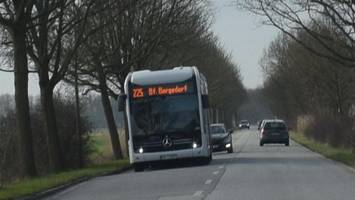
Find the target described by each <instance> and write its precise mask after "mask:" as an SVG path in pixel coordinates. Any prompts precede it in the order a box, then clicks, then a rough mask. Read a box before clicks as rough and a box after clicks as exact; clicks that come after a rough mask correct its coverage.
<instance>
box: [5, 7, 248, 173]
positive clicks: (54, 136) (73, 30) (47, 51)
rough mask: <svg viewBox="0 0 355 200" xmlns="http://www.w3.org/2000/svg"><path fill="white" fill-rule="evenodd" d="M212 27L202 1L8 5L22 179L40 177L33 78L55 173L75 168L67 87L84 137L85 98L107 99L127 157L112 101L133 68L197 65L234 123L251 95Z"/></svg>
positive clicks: (115, 140) (8, 56)
mask: <svg viewBox="0 0 355 200" xmlns="http://www.w3.org/2000/svg"><path fill="white" fill-rule="evenodd" d="M210 24H211V13H210V11H209V5H208V3H206V2H205V1H202V0H197V1H196V0H81V1H77V0H16V1H11V0H7V1H1V2H0V26H1V42H2V46H1V53H2V54H1V57H2V60H3V61H6V62H4V65H3V66H2V67H1V71H5V72H8V73H13V75H14V84H15V105H14V106H15V113H16V117H15V120H16V130H15V132H13V133H12V134H16V133H17V134H16V135H17V136H18V137H16V138H17V141H16V143H18V152H19V157H18V158H19V159H18V163H19V166H21V167H20V168H21V169H20V171H21V175H24V176H36V175H37V174H38V173H41V172H39V171H38V170H39V168H38V166H37V165H38V163H36V158H35V156H36V152H35V151H36V150H35V148H34V139H33V135H34V134H36V133H34V132H33V131H32V130H33V122H32V123H31V114H30V102H29V95H28V75H29V73H35V74H36V75H37V76H38V78H39V88H40V101H39V102H40V112H39V115H40V123H41V124H42V125H43V131H44V133H45V136H46V137H45V138H46V140H45V141H44V142H45V144H46V150H47V155H48V168H49V171H51V172H55V171H61V170H64V169H65V168H67V166H70V165H67V164H66V163H67V162H70V161H69V160H68V159H67V158H66V157H65V156H64V155H63V152H64V148H65V147H67V145H68V144H66V143H65V142H66V141H64V140H62V139H61V138H62V137H61V135H60V134H61V133H62V131H61V130H60V129H61V128H60V126H59V125H58V124H59V123H60V121H58V120H61V119H62V118H58V113H59V112H58V110H56V104H55V98H54V97H55V96H54V91H55V89H56V88H57V86H58V85H59V84H60V83H62V82H66V83H69V84H71V85H73V86H74V88H75V99H76V103H75V108H76V113H75V117H74V118H75V120H74V121H75V124H76V126H75V127H76V129H77V132H76V134H78V135H79V138H81V137H82V136H83V135H81V134H82V133H81V132H82V130H81V129H82V127H83V125H82V123H80V119H81V117H80V114H81V112H80V111H82V110H83V109H82V108H80V102H79V101H80V99H79V97H81V96H82V95H86V94H88V93H89V92H91V91H95V92H97V93H99V94H100V95H101V101H102V105H103V108H104V112H105V118H106V122H107V126H108V129H109V133H110V138H111V143H112V150H113V153H114V155H115V158H116V159H120V158H122V157H123V155H122V150H121V147H120V142H119V137H118V134H117V126H116V124H115V120H114V117H113V112H114V111H113V110H116V109H113V108H112V105H111V101H110V99H112V98H113V99H115V98H117V96H118V94H119V93H120V92H121V91H122V85H123V82H124V79H125V77H126V75H127V74H128V73H129V72H130V71H133V70H141V69H153V70H154V69H163V68H171V67H173V66H178V65H196V66H198V67H199V69H200V70H201V71H202V72H204V73H205V74H206V76H207V78H208V81H209V83H210V86H211V90H210V91H211V102H212V105H213V107H214V108H215V110H218V112H219V113H223V114H222V115H223V116H224V119H225V120H229V121H230V120H231V119H232V117H233V115H234V114H235V112H236V110H237V108H238V106H239V105H240V103H241V101H242V100H243V98H244V96H245V90H244V87H243V85H242V83H241V77H240V74H239V72H238V68H237V66H236V65H235V64H233V63H232V62H231V60H230V58H229V56H228V55H227V54H226V53H225V52H224V51H223V49H222V48H221V47H220V46H219V45H218V42H217V40H216V39H215V37H214V36H213V33H212V32H211V31H210ZM152 66H153V67H152ZM226 85H228V87H226ZM80 91H81V92H80ZM79 93H81V94H79ZM227 108H228V109H227ZM0 137H1V134H0ZM83 139H84V138H83ZM0 155H1V154H0ZM13 156H15V155H13ZM81 162H82V161H81ZM79 166H82V165H79ZM2 173H6V172H2Z"/></svg>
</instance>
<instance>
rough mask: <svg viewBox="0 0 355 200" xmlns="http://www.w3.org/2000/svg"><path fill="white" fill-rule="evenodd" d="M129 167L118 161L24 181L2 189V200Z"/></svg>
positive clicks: (127, 164) (0, 196)
mask: <svg viewBox="0 0 355 200" xmlns="http://www.w3.org/2000/svg"><path fill="white" fill-rule="evenodd" d="M127 167H129V161H128V160H118V161H111V162H108V163H105V164H100V165H95V166H92V167H88V168H84V169H79V170H72V171H67V172H61V173H58V174H51V175H46V176H43V177H38V178H31V179H24V180H21V181H18V182H14V183H11V184H9V185H5V186H4V187H2V188H0V200H3V199H16V198H19V197H23V196H28V195H32V194H35V193H38V192H43V191H46V190H48V189H51V188H54V187H58V186H60V185H64V184H66V183H71V182H73V181H76V180H79V179H82V178H91V177H95V176H99V175H104V174H106V173H111V172H115V171H118V170H121V169H124V168H127Z"/></svg>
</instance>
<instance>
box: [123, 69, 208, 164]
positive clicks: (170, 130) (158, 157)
mask: <svg viewBox="0 0 355 200" xmlns="http://www.w3.org/2000/svg"><path fill="white" fill-rule="evenodd" d="M124 91H125V94H123V95H120V100H119V102H125V105H123V104H122V103H121V105H120V107H121V109H120V110H123V108H124V106H125V111H126V112H125V114H126V116H127V121H128V131H129V141H128V144H129V159H130V162H131V163H132V164H133V166H134V169H135V171H142V170H144V169H145V168H146V166H147V165H148V164H149V163H151V162H155V161H162V160H174V159H182V158H196V160H200V161H201V160H202V161H203V162H205V163H206V164H208V163H209V162H210V161H211V159H212V153H211V152H212V149H211V145H210V131H209V110H208V107H209V105H208V104H209V103H208V90H207V81H206V78H205V77H204V76H203V75H202V74H201V73H200V72H199V71H198V69H197V68H196V67H177V68H174V69H171V70H159V71H150V70H143V71H136V72H132V73H130V74H128V76H127V78H126V81H125V85H124ZM124 99H125V100H124Z"/></svg>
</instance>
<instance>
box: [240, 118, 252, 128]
mask: <svg viewBox="0 0 355 200" xmlns="http://www.w3.org/2000/svg"><path fill="white" fill-rule="evenodd" d="M238 127H239V128H240V129H243V128H247V129H250V123H249V121H248V120H241V121H240V122H239V125H238Z"/></svg>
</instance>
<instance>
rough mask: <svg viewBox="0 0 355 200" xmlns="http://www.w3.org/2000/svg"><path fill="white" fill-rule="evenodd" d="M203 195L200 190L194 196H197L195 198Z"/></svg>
mask: <svg viewBox="0 0 355 200" xmlns="http://www.w3.org/2000/svg"><path fill="white" fill-rule="evenodd" d="M202 193H203V191H202V190H199V191H196V192H195V193H194V195H193V196H195V197H196V196H202Z"/></svg>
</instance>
